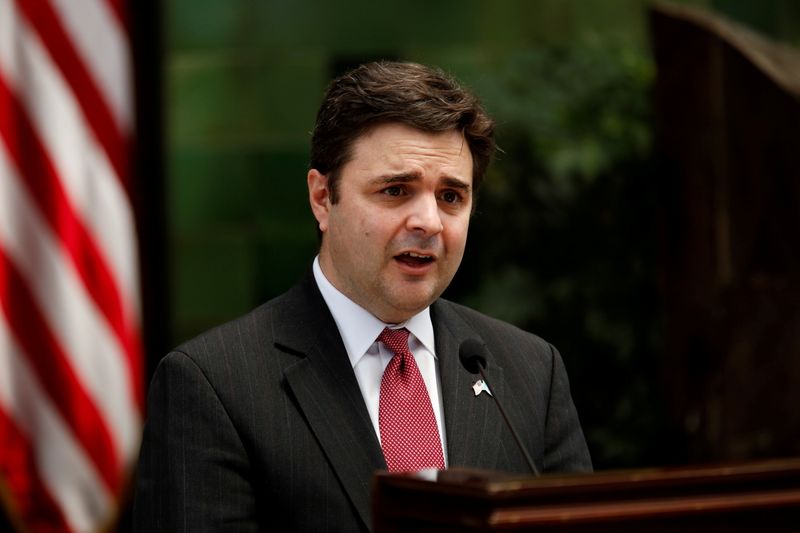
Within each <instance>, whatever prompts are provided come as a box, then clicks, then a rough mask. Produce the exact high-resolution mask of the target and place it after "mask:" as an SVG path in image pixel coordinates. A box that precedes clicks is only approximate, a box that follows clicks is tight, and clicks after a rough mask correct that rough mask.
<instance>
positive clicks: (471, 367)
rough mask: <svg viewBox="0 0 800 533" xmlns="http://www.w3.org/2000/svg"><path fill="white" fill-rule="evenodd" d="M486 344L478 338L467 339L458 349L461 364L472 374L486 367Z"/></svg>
mask: <svg viewBox="0 0 800 533" xmlns="http://www.w3.org/2000/svg"><path fill="white" fill-rule="evenodd" d="M486 354H487V351H486V345H485V344H483V343H482V342H481V341H479V340H477V339H467V340H465V341H464V342H462V343H461V347H460V348H459V349H458V358H459V359H460V360H461V365H462V366H463V367H464V368H465V369H466V370H467V372H469V373H470V374H477V373H478V372H479V371H480V368H486Z"/></svg>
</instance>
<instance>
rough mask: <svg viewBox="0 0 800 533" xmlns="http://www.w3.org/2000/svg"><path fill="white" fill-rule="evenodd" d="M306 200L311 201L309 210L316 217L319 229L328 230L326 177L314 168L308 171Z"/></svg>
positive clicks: (328, 195) (328, 208) (328, 211)
mask: <svg viewBox="0 0 800 533" xmlns="http://www.w3.org/2000/svg"><path fill="white" fill-rule="evenodd" d="M308 201H309V202H310V203H311V212H312V213H314V218H316V219H317V224H318V225H319V230H320V231H321V232H323V233H324V232H325V231H327V230H328V214H329V213H330V208H331V202H330V194H329V193H328V177H327V176H325V175H324V174H321V173H320V172H319V171H318V170H317V169H315V168H312V169H311V170H309V171H308Z"/></svg>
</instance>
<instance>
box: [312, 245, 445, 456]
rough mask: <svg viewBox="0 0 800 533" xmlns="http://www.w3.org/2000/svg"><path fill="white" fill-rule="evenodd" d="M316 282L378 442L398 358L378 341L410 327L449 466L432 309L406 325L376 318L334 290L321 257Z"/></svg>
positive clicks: (410, 338)
mask: <svg viewBox="0 0 800 533" xmlns="http://www.w3.org/2000/svg"><path fill="white" fill-rule="evenodd" d="M313 271H314V279H315V280H316V282H317V286H318V287H319V290H320V292H321V293H322V298H323V299H324V300H325V303H326V304H327V305H328V309H330V311H331V314H332V315H333V319H334V320H335V321H336V327H337V328H339V335H340V336H341V338H342V341H343V342H344V347H345V350H347V356H348V357H349V358H350V364H352V365H353V372H354V373H355V375H356V380H357V381H358V386H359V388H360V389H361V395H362V396H363V397H364V402H365V403H366V404H367V411H369V417H370V420H372V426H373V427H374V428H375V434H376V435H377V436H378V440H379V441H380V438H381V431H380V424H379V422H378V410H379V405H380V392H381V378H382V377H383V371H384V369H386V366H387V365H388V364H389V361H390V360H391V359H392V357H393V356H394V353H393V352H392V351H390V350H389V349H388V348H387V347H386V346H384V344H383V343H382V342H378V340H377V339H378V335H380V333H381V331H383V328H386V327H388V328H393V329H395V328H406V329H407V330H408V331H409V332H410V335H409V336H408V347H409V349H410V350H411V353H413V354H414V360H415V361H416V363H417V366H418V367H419V371H420V373H421V374H422V379H423V381H424V382H425V388H427V389H428V396H429V397H430V399H431V406H432V407H433V414H434V416H435V417H436V425H437V426H438V427H439V438H440V439H441V442H442V456H443V457H444V462H445V466H446V465H447V441H446V440H445V434H444V413H443V409H442V400H441V394H440V393H439V390H440V388H441V387H440V384H439V378H438V365H437V363H436V347H435V344H434V338H433V324H432V323H431V313H430V308H429V307H426V308H425V309H423V310H422V311H420V312H419V313H417V314H416V315H414V316H412V317H411V318H409V319H408V320H407V321H405V322H403V323H402V324H386V323H384V322H382V321H381V320H379V319H378V318H377V317H376V316H375V315H373V314H372V313H370V312H369V311H367V310H366V309H364V308H363V307H361V306H360V305H358V304H357V303H355V302H353V301H352V300H351V299H350V298H348V297H347V296H345V295H344V294H342V293H341V292H340V291H339V290H338V289H337V288H336V287H334V286H333V285H332V284H331V282H330V281H328V278H326V277H325V274H324V273H323V272H322V268H321V267H320V265H319V256H317V257H316V258H315V259H314V266H313Z"/></svg>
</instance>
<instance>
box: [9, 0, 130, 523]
mask: <svg viewBox="0 0 800 533" xmlns="http://www.w3.org/2000/svg"><path fill="white" fill-rule="evenodd" d="M123 3H124V0H0V500H2V503H3V504H4V506H5V508H6V513H7V514H8V515H9V516H10V517H11V520H12V522H14V523H15V524H17V525H18V526H19V527H20V528H21V529H25V530H28V531H98V530H101V529H105V528H108V527H109V526H111V525H112V524H113V521H114V519H115V516H116V513H117V509H118V506H119V502H120V499H121V498H122V496H123V494H124V492H125V489H126V482H127V479H126V475H127V473H128V472H129V471H130V467H131V465H132V461H133V460H134V458H135V454H136V451H137V449H138V446H139V439H140V429H141V421H142V408H143V393H144V388H143V384H142V356H141V345H140V337H139V320H140V316H139V315H140V313H139V279H138V259H137V250H136V234H135V223H134V215H133V209H132V205H131V196H130V178H131V176H130V172H129V171H128V152H129V145H130V141H131V137H132V124H133V109H132V101H133V99H132V94H131V93H132V82H131V78H132V76H131V51H130V44H129V35H128V29H127V26H126V19H125V12H124V8H125V6H124V5H123Z"/></svg>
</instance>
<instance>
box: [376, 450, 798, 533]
mask: <svg viewBox="0 0 800 533" xmlns="http://www.w3.org/2000/svg"><path fill="white" fill-rule="evenodd" d="M426 477H427V479H426ZM373 521H374V530H375V531H376V532H379V533H380V532H392V531H499V530H528V529H530V530H535V531H559V532H566V531H592V532H597V531H614V532H632V531H636V532H639V531H642V532H651V531H655V532H658V531H682V532H684V533H687V532H690V531H704V532H707V531H708V532H718V531H721V532H728V531H758V532H773V531H775V532H778V531H782V532H783V531H786V532H788V531H795V532H800V458H797V459H783V460H771V461H760V462H752V463H743V464H735V465H719V466H695V467H684V468H670V469H647V470H628V471H610V472H600V473H594V474H570V475H545V476H542V477H539V478H532V477H520V476H510V475H504V474H499V473H492V472H481V471H471V470H458V469H455V470H448V471H442V472H434V473H432V474H430V475H429V476H425V475H424V474H419V475H396V474H389V473H379V474H377V475H376V476H375V478H374V480H373Z"/></svg>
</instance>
